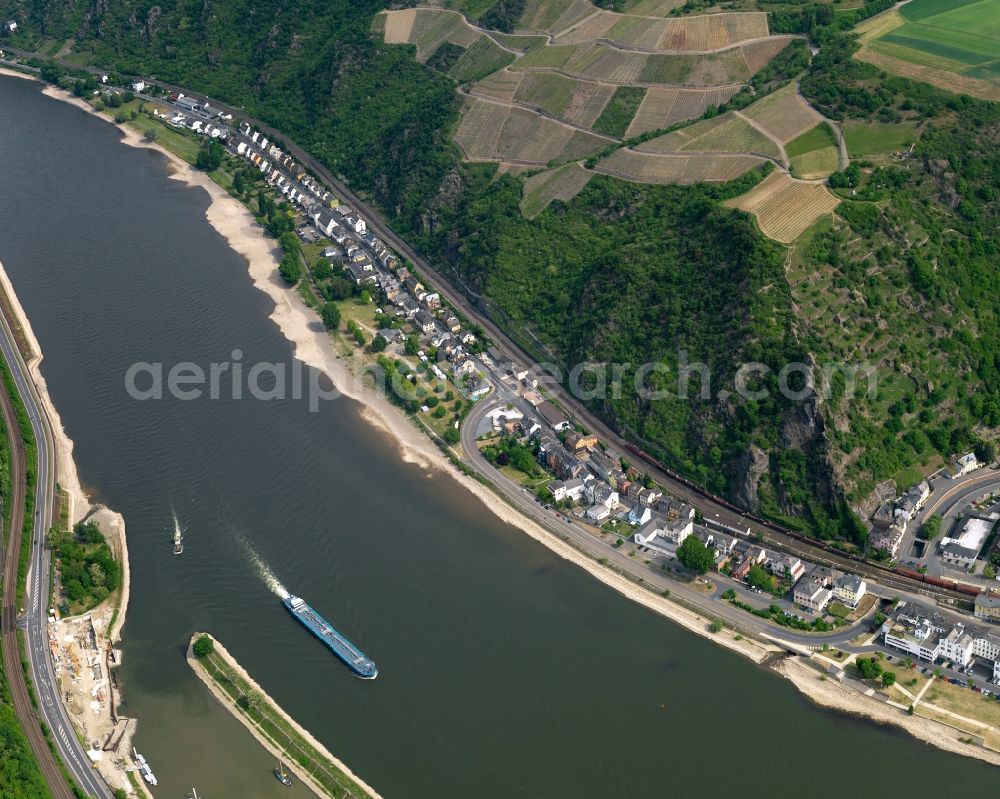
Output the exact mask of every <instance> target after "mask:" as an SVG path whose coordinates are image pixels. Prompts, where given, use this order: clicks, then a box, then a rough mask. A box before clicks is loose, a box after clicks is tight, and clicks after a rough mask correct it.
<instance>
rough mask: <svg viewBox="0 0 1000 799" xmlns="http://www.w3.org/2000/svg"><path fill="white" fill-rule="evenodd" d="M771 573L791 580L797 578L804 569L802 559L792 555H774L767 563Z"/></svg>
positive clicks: (793, 580)
mask: <svg viewBox="0 0 1000 799" xmlns="http://www.w3.org/2000/svg"><path fill="white" fill-rule="evenodd" d="M767 567H768V569H770V570H771V574H773V575H774V576H775V577H779V578H783V579H784V578H787V579H789V580H791V581H792V582H795V581H796V580H798V579H799V578H800V577H801V576H802V575H803V574H804V573H805V570H806V567H805V566H803V565H802V561H801V560H799V559H798V558H797V557H795V556H794V555H775V556H774V557H772V558H771V559H770V560H769V561H768V563H767Z"/></svg>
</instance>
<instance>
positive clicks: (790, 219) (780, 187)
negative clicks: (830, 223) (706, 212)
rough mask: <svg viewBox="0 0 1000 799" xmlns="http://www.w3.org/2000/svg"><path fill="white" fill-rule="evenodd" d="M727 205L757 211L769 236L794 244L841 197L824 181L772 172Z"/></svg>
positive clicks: (758, 222)
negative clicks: (794, 177) (804, 181)
mask: <svg viewBox="0 0 1000 799" xmlns="http://www.w3.org/2000/svg"><path fill="white" fill-rule="evenodd" d="M726 205H728V206H729V207H731V208H739V209H740V210H741V211H746V212H748V213H751V214H753V215H754V216H755V217H756V218H757V224H758V226H759V227H760V229H761V232H762V233H763V234H764V235H765V236H767V237H769V238H772V239H774V240H775V241H780V242H782V243H783V244H790V243H791V242H793V241H795V239H797V238H798V237H799V236H800V235H801V234H802V233H803V232H804V231H805V230H806V229H807V228H809V227H811V226H812V225H813V224H814V223H815V222H816V221H817V220H819V219H820V217H822V216H824V215H826V214H829V213H830V212H832V211H833V210H834V209H835V208H836V207H837V206H838V205H840V200H839V199H838V198H836V197H834V196H833V195H832V194H831V193H830V192H829V191H827V189H826V187H825V186H824V185H822V184H820V183H800V182H799V181H797V180H793V179H792V178H790V177H788V175H786V174H784V173H783V172H772V173H771V174H770V175H768V176H767V178H765V179H764V180H763V181H761V182H760V183H759V184H757V185H756V186H755V187H754V188H752V189H751V190H750V191H748V192H747V193H746V194H744V195H742V196H740V197H736V198H734V199H732V200H729V201H728V202H727V203H726Z"/></svg>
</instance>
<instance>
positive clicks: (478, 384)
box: [466, 378, 492, 399]
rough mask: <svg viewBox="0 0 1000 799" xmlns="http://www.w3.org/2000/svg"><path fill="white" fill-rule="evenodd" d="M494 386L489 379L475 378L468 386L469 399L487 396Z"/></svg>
mask: <svg viewBox="0 0 1000 799" xmlns="http://www.w3.org/2000/svg"><path fill="white" fill-rule="evenodd" d="M491 388H492V386H491V385H490V383H489V381H487V380H484V379H482V378H478V379H477V380H475V381H474V382H473V383H472V385H470V386H468V387H467V388H466V394H468V396H469V399H479V398H480V397H485V396H486V395H487V394H489V393H490V389H491Z"/></svg>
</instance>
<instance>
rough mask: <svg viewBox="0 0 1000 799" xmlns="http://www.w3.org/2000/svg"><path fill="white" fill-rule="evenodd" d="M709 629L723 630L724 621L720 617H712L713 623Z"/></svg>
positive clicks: (714, 630)
mask: <svg viewBox="0 0 1000 799" xmlns="http://www.w3.org/2000/svg"><path fill="white" fill-rule="evenodd" d="M708 629H709V630H710V631H711V632H713V633H718V632H722V622H721V621H720V620H719V619H712V623H711V624H710V625H708Z"/></svg>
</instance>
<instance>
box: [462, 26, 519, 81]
mask: <svg viewBox="0 0 1000 799" xmlns="http://www.w3.org/2000/svg"><path fill="white" fill-rule="evenodd" d="M513 60H514V55H513V54H512V53H508V52H507V51H506V50H504V49H503V48H502V47H500V45H498V44H497V43H496V42H494V41H493V40H492V39H491V38H490V37H489V36H480V37H479V38H478V39H476V41H475V42H473V44H472V46H471V47H469V49H467V50H466V51H465V52H464V53H463V54H462V56H461V57H460V58H459V59H458V61H456V62H455V65H454V66H453V67H452V68H451V69H450V70H448V74H449V75H450V76H451V77H452V78H454V79H455V80H457V81H458V82H459V83H467V82H470V81H474V80H479V79H480V78H485V77H486V76H487V75H489V74H491V73H493V72H496V71H497V70H498V69H503V68H504V67H505V66H507V65H508V64H509V63H510V62H511V61H513Z"/></svg>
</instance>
